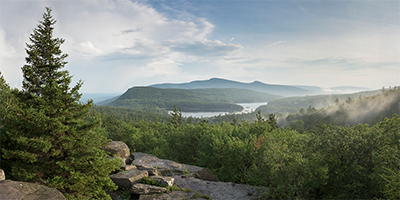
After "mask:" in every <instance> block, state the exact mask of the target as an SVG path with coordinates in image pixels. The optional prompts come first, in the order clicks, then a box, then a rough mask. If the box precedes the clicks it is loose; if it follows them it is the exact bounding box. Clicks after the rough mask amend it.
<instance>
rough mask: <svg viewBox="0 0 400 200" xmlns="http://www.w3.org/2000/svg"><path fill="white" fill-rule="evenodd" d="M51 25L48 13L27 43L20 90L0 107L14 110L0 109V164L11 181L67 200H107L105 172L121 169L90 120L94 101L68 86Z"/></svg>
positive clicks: (108, 181) (96, 123)
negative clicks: (56, 193) (36, 185)
mask: <svg viewBox="0 0 400 200" xmlns="http://www.w3.org/2000/svg"><path fill="white" fill-rule="evenodd" d="M55 23H56V20H54V19H53V17H52V16H51V9H50V8H46V12H45V13H44V14H43V21H39V25H38V26H37V27H36V28H35V29H34V30H33V33H32V34H31V35H30V44H27V48H26V53H27V54H28V56H27V57H26V59H25V60H26V63H27V64H26V65H24V66H23V67H22V72H23V77H24V80H23V86H22V91H19V90H13V91H11V93H12V94H13V96H14V97H15V101H14V103H10V102H4V103H5V105H2V106H5V107H6V106H8V104H9V103H10V104H9V105H15V106H11V107H7V108H6V109H2V110H1V111H2V115H4V117H3V118H2V121H1V123H2V124H3V125H4V124H6V125H5V126H3V127H2V128H1V129H2V130H1V134H2V141H1V143H2V148H1V149H2V162H3V161H4V164H3V165H4V168H6V170H8V171H9V172H11V177H12V178H13V179H16V180H24V181H40V182H42V183H45V184H46V185H48V186H51V187H56V188H57V189H59V190H60V191H62V192H63V193H64V194H65V195H66V196H67V198H78V199H91V198H96V199H110V197H109V196H108V195H107V194H106V193H105V191H104V189H109V190H111V189H116V186H115V184H114V183H113V182H112V180H111V179H110V178H109V173H110V172H111V171H113V170H116V169H118V168H119V167H120V165H121V164H120V162H118V160H116V159H114V160H111V159H108V158H107V155H106V153H105V151H104V150H103V147H104V146H106V145H108V142H109V141H108V140H107V139H106V138H105V137H104V136H103V135H102V134H101V133H100V131H99V129H100V122H99V120H97V119H90V120H88V118H89V116H88V112H89V108H90V107H91V106H92V101H88V102H87V103H83V102H80V101H79V99H80V97H81V94H80V93H79V92H78V90H79V89H80V87H81V86H82V81H79V82H78V83H77V84H76V85H75V86H74V87H70V84H71V79H72V76H71V75H69V72H68V71H67V70H61V69H62V68H63V67H64V66H65V65H66V64H67V62H66V61H65V58H67V54H63V53H62V51H61V49H60V46H61V44H63V42H64V39H59V38H53V29H54V24H55ZM3 85H4V84H3ZM3 88H7V87H3ZM3 99H4V98H3ZM3 99H2V100H3ZM2 103H3V102H2ZM3 165H2V167H3Z"/></svg>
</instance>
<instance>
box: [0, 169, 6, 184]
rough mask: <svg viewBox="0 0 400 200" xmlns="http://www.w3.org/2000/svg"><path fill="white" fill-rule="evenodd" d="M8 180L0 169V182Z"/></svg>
mask: <svg viewBox="0 0 400 200" xmlns="http://www.w3.org/2000/svg"><path fill="white" fill-rule="evenodd" d="M3 180H6V174H5V173H4V171H3V170H2V169H0V181H3Z"/></svg>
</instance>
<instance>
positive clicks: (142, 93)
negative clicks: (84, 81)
mask: <svg viewBox="0 0 400 200" xmlns="http://www.w3.org/2000/svg"><path fill="white" fill-rule="evenodd" d="M278 98H281V97H280V96H277V95H272V94H267V93H261V92H256V91H252V90H245V89H233V88H208V89H193V90H187V89H160V88H154V87H133V88H130V89H128V91H126V92H125V93H124V94H122V95H121V96H120V97H119V98H117V99H116V100H115V101H112V102H111V103H108V104H107V106H120V107H131V108H135V109H141V110H146V109H150V108H153V109H154V108H157V109H166V110H172V109H173V106H174V105H177V106H178V107H180V108H182V111H185V112H189V111H192V112H195V111H198V112H200V111H202V112H205V111H232V112H233V111H241V110H242V109H243V108H242V107H241V106H239V105H236V104H234V103H255V102H267V101H270V100H274V99H278Z"/></svg>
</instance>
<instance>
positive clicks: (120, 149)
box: [105, 141, 130, 164]
mask: <svg viewBox="0 0 400 200" xmlns="http://www.w3.org/2000/svg"><path fill="white" fill-rule="evenodd" d="M105 150H106V152H108V153H110V154H111V155H115V156H116V157H119V158H121V159H122V161H124V164H126V163H125V160H126V158H127V157H128V156H129V154H130V151H129V147H128V145H126V144H125V143H123V142H121V141H112V142H110V144H108V146H107V147H106V148H105Z"/></svg>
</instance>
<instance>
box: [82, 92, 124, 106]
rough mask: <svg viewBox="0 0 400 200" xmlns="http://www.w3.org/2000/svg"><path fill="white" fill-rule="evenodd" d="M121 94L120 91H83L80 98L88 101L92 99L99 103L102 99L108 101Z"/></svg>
mask: <svg viewBox="0 0 400 200" xmlns="http://www.w3.org/2000/svg"><path fill="white" fill-rule="evenodd" d="M119 95H121V94H118V93H83V94H82V98H81V99H80V100H81V101H83V102H87V100H89V99H92V100H93V103H94V104H99V103H100V102H102V101H106V100H107V99H111V98H115V97H116V96H119Z"/></svg>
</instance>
